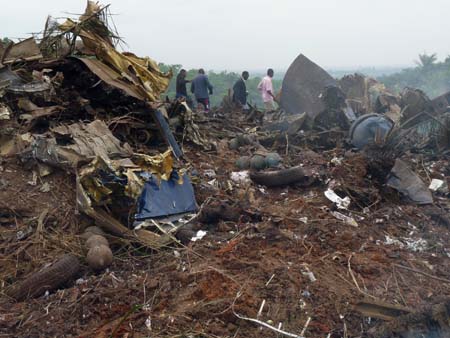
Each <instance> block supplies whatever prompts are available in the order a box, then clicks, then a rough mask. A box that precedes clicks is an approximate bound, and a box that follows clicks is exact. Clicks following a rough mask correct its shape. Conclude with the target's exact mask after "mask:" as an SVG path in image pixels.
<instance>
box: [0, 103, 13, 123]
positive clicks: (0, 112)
mask: <svg viewBox="0 0 450 338" xmlns="http://www.w3.org/2000/svg"><path fill="white" fill-rule="evenodd" d="M10 119H11V110H10V109H9V108H8V107H7V106H5V105H3V104H0V120H10Z"/></svg>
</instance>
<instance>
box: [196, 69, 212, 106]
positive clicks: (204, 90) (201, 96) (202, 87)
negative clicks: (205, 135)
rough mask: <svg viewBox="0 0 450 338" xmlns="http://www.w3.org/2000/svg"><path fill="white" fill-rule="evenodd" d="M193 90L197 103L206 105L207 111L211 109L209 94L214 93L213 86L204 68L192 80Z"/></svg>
mask: <svg viewBox="0 0 450 338" xmlns="http://www.w3.org/2000/svg"><path fill="white" fill-rule="evenodd" d="M191 92H192V93H193V94H194V96H195V99H196V100H197V103H201V104H202V105H203V106H204V107H205V111H209V95H212V93H213V86H212V85H211V83H209V80H208V76H206V75H205V71H204V69H203V68H200V69H199V70H198V75H197V76H196V77H195V78H194V79H193V80H192V83H191Z"/></svg>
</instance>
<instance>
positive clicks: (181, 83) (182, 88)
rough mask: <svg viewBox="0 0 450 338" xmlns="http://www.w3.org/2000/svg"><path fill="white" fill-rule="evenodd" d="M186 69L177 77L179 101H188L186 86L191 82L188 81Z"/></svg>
mask: <svg viewBox="0 0 450 338" xmlns="http://www.w3.org/2000/svg"><path fill="white" fill-rule="evenodd" d="M186 75H187V73H186V69H182V70H180V72H179V73H178V75H177V85H176V95H175V98H177V99H179V98H180V97H184V98H185V99H186V100H187V99H188V94H187V89H186V84H187V83H189V82H191V81H189V80H186Z"/></svg>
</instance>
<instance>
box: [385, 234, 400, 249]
mask: <svg viewBox="0 0 450 338" xmlns="http://www.w3.org/2000/svg"><path fill="white" fill-rule="evenodd" d="M384 237H385V238H386V240H385V241H384V244H386V245H397V246H399V247H400V248H404V247H405V245H404V244H403V243H402V242H400V241H399V240H398V239H396V238H392V237H390V236H389V235H385V236H384Z"/></svg>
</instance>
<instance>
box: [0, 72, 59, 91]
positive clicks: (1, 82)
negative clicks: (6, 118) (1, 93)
mask: <svg viewBox="0 0 450 338" xmlns="http://www.w3.org/2000/svg"><path fill="white" fill-rule="evenodd" d="M0 88H5V90H6V91H7V92H12V93H38V92H44V91H47V90H50V85H49V84H48V83H45V82H41V81H33V82H30V83H26V82H25V81H23V80H22V79H21V78H20V77H19V76H18V75H17V74H16V73H14V72H13V71H11V70H9V68H2V69H0Z"/></svg>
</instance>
